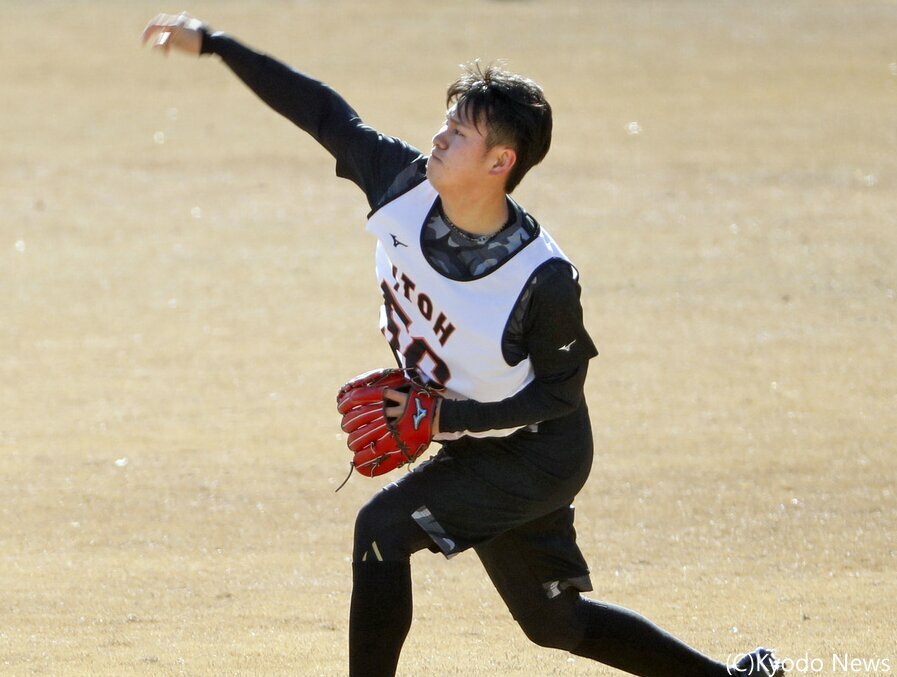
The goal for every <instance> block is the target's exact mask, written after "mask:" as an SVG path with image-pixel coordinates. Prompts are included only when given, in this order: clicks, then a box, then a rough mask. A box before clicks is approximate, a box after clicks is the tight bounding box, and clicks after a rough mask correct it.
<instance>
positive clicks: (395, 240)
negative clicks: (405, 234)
mask: <svg viewBox="0 0 897 677" xmlns="http://www.w3.org/2000/svg"><path fill="white" fill-rule="evenodd" d="M389 236H390V237H391V238H392V246H393V247H399V246H401V247H407V246H408V245H407V244H405V243H404V242H402V241H401V240H400V239H399V238H397V237H396V236H395V235H393V234H392V233H390V234H389Z"/></svg>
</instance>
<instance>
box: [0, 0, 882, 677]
mask: <svg viewBox="0 0 897 677" xmlns="http://www.w3.org/2000/svg"><path fill="white" fill-rule="evenodd" d="M182 9H188V10H189V11H191V12H192V13H193V14H195V15H197V16H199V17H201V18H203V19H205V20H206V21H208V22H209V23H210V24H211V25H212V26H213V27H215V28H217V29H220V30H225V31H228V32H230V33H232V34H234V35H236V36H238V37H240V38H241V39H243V40H244V41H245V42H247V43H249V44H251V45H253V46H255V47H257V48H259V49H262V50H264V51H267V52H269V53H271V54H273V55H275V56H277V57H278V58H281V59H283V60H284V61H287V62H288V63H290V64H292V65H294V66H296V67H297V68H300V69H301V70H304V71H306V72H308V73H310V74H313V75H315V76H317V77H319V78H321V79H323V80H325V81H326V82H328V83H329V84H331V85H332V86H333V87H334V88H335V89H337V90H338V91H340V92H341V93H342V94H343V95H344V96H345V97H346V98H347V99H348V100H349V101H350V102H351V103H352V104H353V106H354V107H355V108H356V109H357V110H358V111H359V112H360V113H361V115H362V117H364V118H365V120H366V121H367V122H368V123H369V124H371V125H373V126H375V127H377V128H379V129H381V130H382V131H384V132H387V133H390V134H394V135H397V136H401V137H403V138H406V139H408V140H409V141H411V142H412V143H414V144H415V145H417V146H418V147H420V148H423V149H425V150H427V149H429V147H430V138H431V136H432V135H433V133H434V132H435V131H437V129H438V127H439V125H440V123H441V120H442V116H443V113H444V107H443V103H444V100H443V93H444V89H445V86H446V84H447V83H448V82H450V81H451V80H453V79H454V77H455V76H456V74H457V72H458V69H457V64H459V63H461V62H464V61H468V60H470V59H472V58H475V57H480V58H482V59H484V60H487V61H488V60H493V59H499V58H501V59H506V60H507V62H508V64H509V67H510V68H512V69H514V70H518V71H521V72H524V73H526V74H528V75H530V76H531V77H533V78H535V79H536V80H538V81H539V82H541V83H542V84H543V86H544V88H545V90H546V93H547V95H548V97H549V100H550V101H551V102H552V104H553V107H554V110H555V119H556V129H555V136H554V144H553V149H552V152H551V153H550V154H549V156H548V158H547V160H546V161H545V163H544V164H543V165H541V166H540V167H538V168H537V169H535V170H534V171H533V172H532V173H531V175H530V176H528V177H527V179H526V180H525V181H524V182H523V184H522V185H521V187H520V189H519V190H518V191H517V192H516V193H515V197H516V198H517V199H518V201H520V202H521V203H522V204H523V205H525V206H526V207H527V208H528V209H529V210H530V211H531V212H532V213H533V214H534V215H535V216H536V217H537V218H538V219H539V220H540V222H541V223H542V224H543V225H544V226H546V227H547V228H548V229H549V230H550V231H551V232H552V234H553V235H554V236H555V238H556V239H557V240H558V241H559V242H560V243H561V245H562V246H563V247H564V248H565V250H566V251H567V252H568V253H569V254H570V255H571V256H572V257H573V258H574V260H575V261H576V263H577V264H578V267H579V269H580V271H581V274H582V286H583V303H584V309H585V314H586V323H587V326H588V328H589V330H590V332H591V334H592V336H593V338H594V339H595V342H596V343H597V345H598V347H599V350H600V351H601V355H600V357H599V358H598V359H597V360H596V361H595V362H594V363H593V366H592V369H591V372H590V379H589V382H588V385H587V396H588V399H589V403H590V407H591V410H592V419H593V424H594V429H595V439H596V453H597V457H596V464H595V468H594V470H593V474H592V477H591V480H590V482H589V484H587V486H586V487H585V489H584V490H583V492H582V493H581V495H580V496H579V497H578V498H577V501H576V508H577V523H578V534H579V540H580V543H581V545H582V548H583V550H584V552H585V553H586V555H587V557H588V559H589V561H590V564H591V567H592V576H593V581H594V583H595V587H596V591H595V593H594V594H595V597H597V598H601V599H605V600H608V601H611V602H614V603H618V604H622V605H624V606H627V607H630V608H633V609H635V610H637V611H640V612H641V613H643V614H645V615H647V616H648V617H650V618H651V619H653V620H654V621H656V622H657V623H659V624H660V625H662V626H663V627H665V628H668V629H669V630H671V631H673V632H675V633H676V634H677V635H679V636H681V637H682V638H684V639H685V640H687V641H688V642H690V643H692V644H693V645H695V646H696V647H698V648H700V649H702V650H703V651H706V652H708V653H710V654H712V655H713V656H715V657H717V658H718V659H720V660H724V659H725V658H726V657H727V656H733V655H735V654H737V653H739V652H742V651H745V650H749V649H752V648H754V647H755V646H757V645H761V644H765V645H771V646H773V647H776V648H777V649H778V650H779V652H780V653H781V654H782V655H783V656H785V657H786V658H788V659H789V661H791V663H790V665H791V667H792V668H793V669H792V670H791V674H826V675H828V674H838V675H843V674H859V675H887V674H893V673H897V649H895V644H894V637H895V635H897V622H895V620H894V617H895V601H897V442H895V440H897V416H895V409H897V364H895V359H894V354H895V347H897V346H895V334H897V300H895V295H897V266H895V261H897V113H895V111H897V43H895V41H894V36H895V29H897V4H895V3H894V2H892V1H885V0H881V1H873V0H857V1H855V2H847V1H846V0H844V1H842V0H815V1H811V0H797V1H795V2H781V1H772V0H758V1H756V2H750V3H745V2H736V1H734V0H722V1H719V2H709V1H697V0H676V1H671V2H659V1H657V2H651V1H648V0H645V1H636V2H632V1H623V0H608V1H601V2H598V1H597V0H563V1H557V2H549V1H548V0H528V1H527V0H519V1H513V0H458V1H457V2H443V3H436V2H428V1H426V0H406V1H400V0H367V1H366V2H361V1H360V0H333V1H331V2H326V1H325V0H294V1H287V0H276V1H275V0H272V1H271V2H262V1H261V0H250V1H242V2H238V1H236V0H220V1H214V2H213V1H212V0H197V1H196V2H194V3H192V4H191V5H187V6H181V5H174V6H164V5H158V4H154V3H149V2H145V1H143V0H139V1H138V0H135V1H133V2H113V1H112V0H98V1H95V2H91V1H88V0H71V1H68V2H63V1H61V0H59V1H56V0H31V1H29V2H26V1H25V0H21V1H18V0H0V17H2V19H3V20H2V21H0V64H2V65H0V93H2V101H3V103H2V107H0V149H2V150H0V591H2V592H0V674H3V675H33V674H40V675H116V676H119V675H287V674H291V675H341V674H345V673H346V667H345V666H346V661H347V653H348V650H347V641H346V635H347V616H348V604H349V594H350V585H351V581H350V571H351V570H350V559H349V555H350V550H351V535H352V527H353V521H354V516H355V512H356V511H357V509H358V508H359V507H360V506H361V505H362V504H363V503H364V502H365V501H366V500H367V498H368V497H369V496H370V495H371V494H372V492H374V491H375V490H376V488H377V487H378V486H379V485H380V484H382V483H383V482H385V481H388V478H384V479H383V480H382V481H379V480H369V479H366V478H363V477H360V476H355V477H353V478H352V479H351V481H350V482H349V483H348V485H347V486H346V487H345V488H344V489H343V490H342V491H340V492H339V493H334V489H335V488H336V487H337V486H338V484H339V483H340V482H341V481H342V480H343V478H344V476H345V474H346V472H347V470H348V452H347V451H346V449H345V447H344V441H343V439H342V436H341V434H340V432H339V428H338V417H337V415H336V413H335V410H334V395H335V392H336V390H337V388H338V387H339V386H340V385H341V383H342V382H343V381H344V380H346V379H347V378H348V377H350V376H352V375H353V374H355V373H357V372H361V371H365V370H367V369H370V368H373V367H376V366H383V365H387V364H389V363H390V359H391V358H390V355H389V353H388V350H387V347H386V344H385V342H384V341H383V340H382V337H381V336H380V334H379V332H378V330H377V306H378V290H377V286H376V284H375V281H374V275H373V240H372V238H370V237H369V236H367V235H366V234H364V232H363V223H364V219H365V214H366V211H367V207H366V203H365V200H364V197H363V195H362V194H361V192H360V191H358V190H357V189H356V188H355V187H354V186H353V185H352V184H350V183H349V182H346V181H343V180H339V179H336V178H335V177H334V174H333V169H334V168H333V162H332V159H331V158H330V157H329V156H328V155H327V154H326V153H325V152H324V151H323V150H322V149H320V148H319V147H318V146H317V145H316V144H315V143H314V142H313V141H311V140H310V139H309V138H307V137H306V136H305V135H304V134H303V133H302V132H301V131H300V130H297V129H296V128H295V127H293V126H292V125H291V124H290V123H289V122H287V121H285V120H283V119H282V118H279V117H278V116H277V115H276V114H274V113H272V112H271V111H269V110H268V109H267V108H266V107H265V106H264V105H261V104H260V103H259V102H258V100H257V99H256V98H255V97H254V96H253V95H252V94H251V93H250V92H248V91H247V90H246V88H245V87H244V86H243V85H242V84H241V83H240V82H239V81H238V80H237V79H236V78H235V77H234V76H233V75H232V74H231V73H230V71H229V70H228V69H227V68H226V67H224V66H223V65H222V64H221V63H220V61H219V60H218V59H217V57H213V58H204V59H202V60H195V59H190V58H187V57H182V56H177V55H172V56H171V57H170V58H168V59H165V58H163V57H162V56H161V55H159V54H157V53H152V52H151V51H150V50H148V49H142V48H141V46H140V44H139V36H140V32H141V31H142V29H143V27H144V25H145V24H146V22H147V21H148V20H149V19H150V18H151V17H152V16H154V15H155V14H156V13H157V12H160V11H180V10H182ZM413 571H414V577H415V625H414V627H413V628H412V631H411V634H410V636H409V638H408V642H407V644H406V649H405V652H404V654H403V657H402V662H401V664H400V674H401V675H415V676H416V675H421V676H429V675H440V676H441V675H465V676H466V675H489V676H493V675H502V676H504V675H514V676H519V677H533V676H541V675H613V674H619V673H615V672H614V671H612V670H610V669H609V668H605V667H603V666H600V665H596V664H591V663H588V662H587V661H585V660H583V659H579V658H577V659H573V658H571V657H570V656H568V655H567V654H564V653H561V652H553V651H549V650H543V649H540V648H538V647H536V646H533V645H531V644H529V643H528V642H527V640H526V638H525V637H524V636H523V634H522V633H521V632H520V630H519V629H518V628H517V627H516V625H515V624H514V622H513V620H512V619H511V618H510V616H509V614H508V612H507V611H506V610H505V608H504V607H503V605H502V603H501V601H500V599H499V598H498V596H497V594H496V593H495V592H494V590H493V589H492V588H491V587H490V585H489V582H488V580H487V579H486V576H485V574H484V573H483V571H482V569H481V567H480V565H479V562H478V561H477V559H476V557H475V556H473V555H472V554H465V555H462V556H460V557H457V558H455V559H454V560H452V561H451V562H446V561H445V560H443V559H442V558H441V557H436V556H433V555H431V554H429V553H423V554H420V555H418V556H416V557H415V559H414V560H413ZM856 661H860V662H856Z"/></svg>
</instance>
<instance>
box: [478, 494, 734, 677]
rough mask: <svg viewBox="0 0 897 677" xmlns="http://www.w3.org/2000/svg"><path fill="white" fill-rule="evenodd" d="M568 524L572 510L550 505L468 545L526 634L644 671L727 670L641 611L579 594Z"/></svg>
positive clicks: (578, 561) (712, 676)
mask: <svg viewBox="0 0 897 677" xmlns="http://www.w3.org/2000/svg"><path fill="white" fill-rule="evenodd" d="M572 527H573V514H572V510H569V511H557V512H556V513H553V514H552V515H548V516H546V517H545V518H540V519H539V520H535V521H534V522H532V523H530V524H528V525H524V526H523V527H520V528H518V529H514V530H512V531H510V532H508V533H506V534H503V535H502V536H499V537H498V538H496V539H493V540H492V541H490V542H489V543H487V544H484V545H481V546H478V547H477V548H476V552H477V554H478V555H479V557H480V560H481V561H482V563H483V566H484V567H485V569H486V572H487V573H488V574H489V577H490V578H491V579H492V582H493V583H494V584H495V587H496V589H497V590H498V592H499V594H500V595H501V596H502V599H503V600H504V601H505V603H506V604H507V605H508V609H509V610H510V611H511V614H512V615H513V616H514V619H515V620H516V621H517V622H518V623H519V624H520V627H521V628H522V629H523V632H524V633H525V634H526V636H527V637H528V638H529V639H531V640H532V641H534V642H535V643H537V644H539V645H540V646H545V647H551V648H557V649H564V650H566V651H570V652H571V653H574V654H576V655H579V656H583V657H586V658H591V659H593V660H596V661H599V662H601V663H604V664H606V665H611V666H613V667H615V668H618V669H620V670H624V671H626V672H629V673H631V674H634V675H642V676H644V677H727V676H728V675H729V674H731V673H730V672H729V671H728V669H727V668H726V666H725V665H723V664H722V663H719V662H717V661H714V660H712V659H710V658H708V657H707V656H704V655H703V654H701V653H700V652H698V651H696V650H694V649H692V648H691V647H689V646H688V645H686V644H685V643H683V642H682V641H680V640H678V639H676V638H675V637H673V636H672V635H670V634H669V633H667V632H665V631H663V630H662V629H660V628H659V627H657V626H656V625H654V624H653V623H652V622H651V621H649V620H648V619H646V618H644V617H643V616H640V615H639V614H637V613H634V612H632V611H629V610H628V609H624V608H622V607H618V606H614V605H611V604H602V603H597V602H593V601H591V600H587V599H584V598H582V597H581V596H580V594H579V593H580V591H579V590H578V589H576V587H575V585H571V583H573V584H579V585H580V586H581V587H583V588H584V589H590V586H589V585H588V582H587V581H588V579H587V576H583V574H584V571H585V562H584V561H583V560H582V555H581V554H580V552H579V548H578V547H577V546H576V542H575V532H574V531H573V528H572ZM583 579H585V581H586V585H584V586H583V585H582V580H583ZM565 586H566V587H565Z"/></svg>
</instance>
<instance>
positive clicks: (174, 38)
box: [143, 12, 206, 56]
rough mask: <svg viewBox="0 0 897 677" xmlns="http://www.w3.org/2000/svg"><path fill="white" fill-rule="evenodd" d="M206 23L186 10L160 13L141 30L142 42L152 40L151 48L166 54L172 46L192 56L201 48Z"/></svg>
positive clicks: (197, 53)
mask: <svg viewBox="0 0 897 677" xmlns="http://www.w3.org/2000/svg"><path fill="white" fill-rule="evenodd" d="M205 28H206V25H205V24H204V23H203V22H202V21H200V20H199V19H196V18H194V17H192V16H190V15H189V14H187V13H186V12H183V13H181V14H160V15H159V16H157V17H156V18H155V19H153V20H152V21H150V22H149V24H147V26H146V28H145V29H144V31H143V44H144V45H145V44H146V43H147V42H149V41H150V40H152V41H153V44H152V47H153V49H160V50H162V53H163V54H165V55H166V56H167V55H168V52H169V51H171V49H172V48H174V49H176V50H179V51H181V52H186V53H187V54H192V55H193V56H199V54H200V51H201V50H202V34H203V29H205Z"/></svg>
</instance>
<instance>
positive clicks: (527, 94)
mask: <svg viewBox="0 0 897 677" xmlns="http://www.w3.org/2000/svg"><path fill="white" fill-rule="evenodd" d="M462 69H463V73H462V74H461V76H460V77H459V78H458V79H457V80H455V81H454V82H453V83H452V84H451V85H449V87H448V91H447V92H446V97H445V101H446V107H448V108H451V107H452V106H453V105H455V106H457V110H458V113H459V114H460V115H462V116H463V117H466V118H467V119H469V120H470V121H471V122H472V123H473V124H474V125H476V126H477V129H479V125H480V122H481V121H482V122H483V123H484V124H485V125H486V134H485V137H486V146H487V148H494V147H495V146H497V145H499V144H503V145H507V146H510V147H511V148H513V149H514V151H515V152H516V153H517V163H516V164H515V165H514V167H512V168H511V172H510V174H509V175H508V180H507V183H506V185H505V190H506V191H507V192H508V193H510V192H511V191H513V190H514V188H516V187H517V184H519V183H520V180H521V179H523V177H524V175H525V174H526V173H527V172H528V171H529V170H530V168H532V167H534V166H535V165H537V164H539V163H540V162H541V161H542V160H543V158H544V157H545V155H546V154H547V153H548V149H549V148H550V147H551V127H552V120H551V106H549V105H548V101H546V99H545V95H544V94H543V92H542V88H541V87H540V86H539V85H537V84H536V83H535V82H533V81H532V80H530V79H528V78H525V77H523V76H521V75H516V74H514V73H510V72H508V71H506V70H505V69H504V68H503V67H502V66H501V65H499V64H489V65H488V66H486V67H485V68H483V67H482V66H481V65H480V62H479V60H477V61H474V62H472V63H469V64H466V65H463V66H462Z"/></svg>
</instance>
